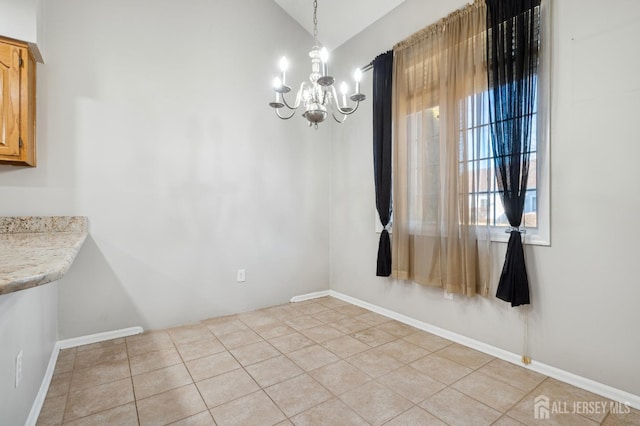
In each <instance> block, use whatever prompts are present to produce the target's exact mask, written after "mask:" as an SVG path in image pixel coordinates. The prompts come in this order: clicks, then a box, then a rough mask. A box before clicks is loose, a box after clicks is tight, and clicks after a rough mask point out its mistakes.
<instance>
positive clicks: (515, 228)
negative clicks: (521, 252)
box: [504, 226, 527, 234]
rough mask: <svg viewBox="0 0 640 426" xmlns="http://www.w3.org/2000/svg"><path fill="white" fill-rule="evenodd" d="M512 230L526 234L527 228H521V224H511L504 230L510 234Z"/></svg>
mask: <svg viewBox="0 0 640 426" xmlns="http://www.w3.org/2000/svg"><path fill="white" fill-rule="evenodd" d="M512 232H519V233H521V234H526V233H527V230H526V229H524V228H521V227H519V226H510V227H508V228H507V229H505V230H504V233H505V234H510V233H512Z"/></svg>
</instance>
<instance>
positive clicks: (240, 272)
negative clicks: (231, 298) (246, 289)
mask: <svg viewBox="0 0 640 426" xmlns="http://www.w3.org/2000/svg"><path fill="white" fill-rule="evenodd" d="M236 280H237V281H238V282H239V283H243V282H244V281H245V273H244V269H238V273H237V275H236Z"/></svg>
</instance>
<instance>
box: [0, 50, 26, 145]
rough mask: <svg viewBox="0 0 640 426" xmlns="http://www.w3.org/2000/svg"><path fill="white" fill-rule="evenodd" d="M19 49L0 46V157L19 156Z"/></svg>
mask: <svg viewBox="0 0 640 426" xmlns="http://www.w3.org/2000/svg"><path fill="white" fill-rule="evenodd" d="M21 50H22V49H21V48H20V47H18V46H12V45H8V44H0V155H2V156H8V157H14V156H15V157H19V156H20V90H21V84H20V83H21V82H20V78H21V73H20V68H21V67H20V63H21V60H20V58H21V54H22V52H21Z"/></svg>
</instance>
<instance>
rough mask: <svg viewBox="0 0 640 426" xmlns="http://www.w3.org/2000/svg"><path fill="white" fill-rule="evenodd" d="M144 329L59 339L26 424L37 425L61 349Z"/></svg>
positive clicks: (138, 328) (132, 328)
mask: <svg viewBox="0 0 640 426" xmlns="http://www.w3.org/2000/svg"><path fill="white" fill-rule="evenodd" d="M143 331H144V330H143V329H142V327H130V328H124V329H122V330H114V331H107V332H104V333H96V334H90V335H88V336H80V337H75V338H73V339H66V340H58V341H57V342H56V343H55V345H53V349H52V350H51V357H50V358H49V365H47V370H46V371H45V373H44V377H43V378H42V383H40V389H39V390H38V394H37V395H36V398H35V399H34V401H33V404H32V405H31V411H29V417H27V421H26V422H25V426H35V424H36V422H37V421H38V417H39V416H40V410H42V404H44V399H45V398H46V397H47V392H48V391H49V385H50V384H51V379H52V378H53V372H54V371H55V369H56V363H57V362H58V354H59V353H60V350H62V349H67V348H73V347H76V346H82V345H88V344H91V343H98V342H104V341H105V340H111V339H117V338H119V337H127V336H133V335H135V334H140V333H142V332H143Z"/></svg>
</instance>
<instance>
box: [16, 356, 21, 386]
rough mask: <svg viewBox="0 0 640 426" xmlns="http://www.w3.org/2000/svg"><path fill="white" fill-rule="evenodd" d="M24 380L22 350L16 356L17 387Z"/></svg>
mask: <svg viewBox="0 0 640 426" xmlns="http://www.w3.org/2000/svg"><path fill="white" fill-rule="evenodd" d="M21 381H22V351H20V352H18V355H17V356H16V388H17V387H19V386H20V382H21Z"/></svg>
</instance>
